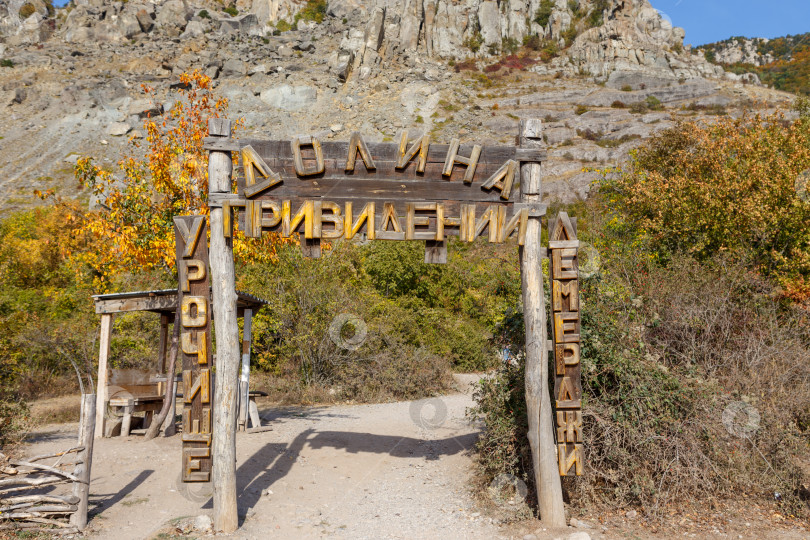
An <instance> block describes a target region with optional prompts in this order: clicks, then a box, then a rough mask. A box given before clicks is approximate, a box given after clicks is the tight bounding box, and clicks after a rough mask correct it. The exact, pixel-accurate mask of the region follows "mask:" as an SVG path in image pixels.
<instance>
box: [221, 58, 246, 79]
mask: <svg viewBox="0 0 810 540" xmlns="http://www.w3.org/2000/svg"><path fill="white" fill-rule="evenodd" d="M245 75H247V66H245V63H244V62H242V61H241V60H239V59H238V58H228V59H227V60H225V63H224V64H222V76H223V77H244V76H245Z"/></svg>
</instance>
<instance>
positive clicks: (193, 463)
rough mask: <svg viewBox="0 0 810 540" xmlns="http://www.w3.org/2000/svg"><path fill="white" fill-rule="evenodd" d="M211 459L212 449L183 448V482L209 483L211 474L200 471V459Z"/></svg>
mask: <svg viewBox="0 0 810 540" xmlns="http://www.w3.org/2000/svg"><path fill="white" fill-rule="evenodd" d="M209 457H211V449H210V448H208V447H202V448H183V464H184V465H183V481H184V482H208V479H209V478H210V476H211V473H210V472H207V471H206V472H203V471H200V458H209Z"/></svg>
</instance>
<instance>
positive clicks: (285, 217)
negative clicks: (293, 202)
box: [281, 201, 315, 238]
mask: <svg viewBox="0 0 810 540" xmlns="http://www.w3.org/2000/svg"><path fill="white" fill-rule="evenodd" d="M314 211H315V207H314V204H313V201H304V202H303V204H301V208H299V209H298V212H297V213H296V214H295V216H293V217H290V201H282V202H281V236H284V237H288V236H290V235H291V234H292V233H293V232H295V230H296V229H297V228H298V226H299V225H300V224H301V221H303V222H304V238H314V236H313V235H312V233H313V226H314V221H315V219H314V218H315V216H314V215H313V214H314Z"/></svg>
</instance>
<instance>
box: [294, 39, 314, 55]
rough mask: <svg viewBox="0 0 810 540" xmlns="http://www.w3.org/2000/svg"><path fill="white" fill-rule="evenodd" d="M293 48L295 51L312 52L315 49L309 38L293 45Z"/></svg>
mask: <svg viewBox="0 0 810 540" xmlns="http://www.w3.org/2000/svg"><path fill="white" fill-rule="evenodd" d="M293 49H294V50H296V51H304V52H312V51H314V50H315V44H314V43H312V42H311V41H309V40H305V41H301V42H299V43H296V44H295V45H293Z"/></svg>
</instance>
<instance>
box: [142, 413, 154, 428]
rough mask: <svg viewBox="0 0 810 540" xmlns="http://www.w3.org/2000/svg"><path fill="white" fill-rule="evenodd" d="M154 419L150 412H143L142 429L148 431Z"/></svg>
mask: <svg viewBox="0 0 810 540" xmlns="http://www.w3.org/2000/svg"><path fill="white" fill-rule="evenodd" d="M153 417H154V413H153V412H152V411H145V412H144V413H143V427H144V429H148V428H149V426H151V425H152V418H153Z"/></svg>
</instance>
